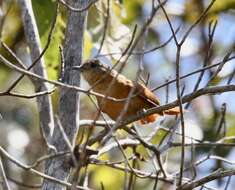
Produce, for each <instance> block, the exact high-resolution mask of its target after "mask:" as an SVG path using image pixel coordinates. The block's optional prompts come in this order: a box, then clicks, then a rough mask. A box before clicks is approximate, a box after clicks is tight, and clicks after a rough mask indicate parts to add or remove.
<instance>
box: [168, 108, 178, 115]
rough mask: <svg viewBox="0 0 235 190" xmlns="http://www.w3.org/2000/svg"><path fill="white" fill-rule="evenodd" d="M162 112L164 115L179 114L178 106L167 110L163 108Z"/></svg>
mask: <svg viewBox="0 0 235 190" xmlns="http://www.w3.org/2000/svg"><path fill="white" fill-rule="evenodd" d="M164 114H166V115H179V114H180V108H179V107H175V108H171V109H169V110H165V111H164Z"/></svg>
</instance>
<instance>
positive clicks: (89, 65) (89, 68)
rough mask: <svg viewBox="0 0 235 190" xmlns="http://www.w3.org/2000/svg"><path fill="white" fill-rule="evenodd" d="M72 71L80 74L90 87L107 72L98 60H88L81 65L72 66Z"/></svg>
mask: <svg viewBox="0 0 235 190" xmlns="http://www.w3.org/2000/svg"><path fill="white" fill-rule="evenodd" d="M72 69H73V70H78V71H79V72H81V73H82V75H83V77H84V78H85V79H86V80H87V82H88V83H89V84H90V85H91V84H92V83H94V82H95V81H97V80H99V79H100V78H101V77H102V76H104V74H106V73H107V71H108V70H109V68H108V67H107V66H105V65H104V64H103V63H102V62H101V61H100V60H98V59H88V60H86V61H85V62H83V64H82V65H80V66H74V67H72Z"/></svg>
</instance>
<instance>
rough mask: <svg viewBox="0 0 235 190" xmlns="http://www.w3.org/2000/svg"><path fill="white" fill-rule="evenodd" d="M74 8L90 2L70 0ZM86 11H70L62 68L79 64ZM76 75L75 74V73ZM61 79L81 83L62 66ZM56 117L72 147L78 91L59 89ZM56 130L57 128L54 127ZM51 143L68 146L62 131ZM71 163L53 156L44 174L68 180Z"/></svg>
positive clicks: (62, 148) (48, 188)
mask: <svg viewBox="0 0 235 190" xmlns="http://www.w3.org/2000/svg"><path fill="white" fill-rule="evenodd" d="M69 4H70V5H72V6H73V7H75V8H83V7H86V6H87V5H88V4H89V1H87V0H71V1H70V2H69ZM86 14H87V11H83V12H72V11H69V15H68V22H67V29H66V34H65V43H64V58H65V63H64V65H65V68H69V67H72V66H76V65H80V64H81V62H82V52H83V32H84V28H85V19H86ZM74 74H75V75H74ZM62 76H63V78H62V81H63V82H64V83H67V84H70V85H76V86H79V85H80V75H79V74H78V73H76V72H71V71H69V69H68V70H66V69H65V73H64V74H63V75H62ZM59 101H60V102H59V118H60V121H61V124H62V126H63V128H64V132H65V133H66V135H67V137H68V139H69V140H70V142H71V144H72V146H74V140H75V137H76V135H77V131H78V128H79V123H78V121H79V93H78V92H76V91H73V90H70V89H66V88H61V90H60V100H59ZM56 128H57V129H58V127H56ZM53 145H54V146H55V147H56V148H57V150H58V151H66V150H68V149H69V147H68V145H67V144H66V142H65V140H64V138H63V134H61V132H60V131H59V130H55V132H54V135H53ZM70 169H71V166H70V165H69V164H68V163H67V162H66V158H55V159H53V160H49V161H48V162H47V163H46V174H47V175H50V176H53V177H56V178H58V179H60V180H67V178H68V176H69V173H70ZM63 188H64V187H63V186H61V185H59V184H56V183H54V182H52V181H48V180H44V182H43V187H42V189H44V190H51V189H56V190H59V189H63Z"/></svg>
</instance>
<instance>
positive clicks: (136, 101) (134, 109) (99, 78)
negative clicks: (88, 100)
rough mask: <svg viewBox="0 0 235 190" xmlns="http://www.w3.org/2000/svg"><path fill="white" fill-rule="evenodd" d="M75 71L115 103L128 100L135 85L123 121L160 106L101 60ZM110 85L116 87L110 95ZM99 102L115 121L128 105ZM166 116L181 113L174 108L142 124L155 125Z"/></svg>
mask: <svg viewBox="0 0 235 190" xmlns="http://www.w3.org/2000/svg"><path fill="white" fill-rule="evenodd" d="M73 69H75V70H79V71H80V72H81V73H82V75H83V77H84V78H85V80H86V81H87V82H88V83H89V85H90V86H91V87H92V89H93V91H95V92H97V93H100V94H103V95H106V94H107V96H109V97H113V98H116V99H125V98H127V97H128V95H129V93H130V91H131V89H132V88H133V87H134V85H136V86H135V90H134V93H133V95H132V98H131V100H130V102H129V105H128V108H127V110H126V113H125V114H124V115H123V119H124V120H125V119H127V118H128V117H131V116H134V115H136V114H138V113H140V112H141V111H143V110H147V109H150V108H153V107H156V106H159V105H160V102H159V100H158V98H157V97H156V96H155V95H154V94H153V92H152V91H151V90H150V89H148V88H147V87H146V86H145V85H144V84H141V83H135V82H133V81H131V80H129V79H127V78H126V77H125V76H123V75H121V74H119V73H118V72H117V71H115V70H113V69H112V70H111V69H110V68H109V67H107V66H105V65H104V64H102V63H101V61H99V60H98V59H90V60H87V61H85V62H84V63H83V64H82V65H81V66H75V67H73ZM113 80H114V81H113ZM112 81H113V83H112ZM111 83H112V84H113V85H112V86H111V87H110V89H109V90H108V91H107V89H108V88H109V86H110V84H111ZM96 99H97V102H98V105H99V107H100V109H101V111H102V112H104V113H106V114H108V116H109V117H110V118H111V119H113V120H116V119H117V118H118V116H119V115H120V113H121V112H122V111H123V109H124V106H125V103H126V101H113V100H110V99H105V100H104V98H102V97H98V96H96ZM102 101H103V102H102ZM164 114H168V115H178V114H179V109H178V108H173V109H169V110H166V111H164V112H161V113H158V114H153V115H150V116H147V117H145V118H143V119H141V123H150V122H154V121H155V120H156V118H157V117H158V116H159V115H164Z"/></svg>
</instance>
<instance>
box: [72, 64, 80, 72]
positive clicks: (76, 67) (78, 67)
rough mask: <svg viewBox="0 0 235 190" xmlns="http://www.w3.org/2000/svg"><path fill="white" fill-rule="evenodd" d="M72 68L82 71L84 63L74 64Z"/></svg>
mask: <svg viewBox="0 0 235 190" xmlns="http://www.w3.org/2000/svg"><path fill="white" fill-rule="evenodd" d="M71 70H78V71H80V72H82V71H83V65H79V66H73V67H71Z"/></svg>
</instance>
